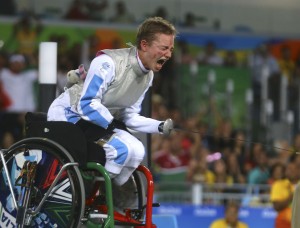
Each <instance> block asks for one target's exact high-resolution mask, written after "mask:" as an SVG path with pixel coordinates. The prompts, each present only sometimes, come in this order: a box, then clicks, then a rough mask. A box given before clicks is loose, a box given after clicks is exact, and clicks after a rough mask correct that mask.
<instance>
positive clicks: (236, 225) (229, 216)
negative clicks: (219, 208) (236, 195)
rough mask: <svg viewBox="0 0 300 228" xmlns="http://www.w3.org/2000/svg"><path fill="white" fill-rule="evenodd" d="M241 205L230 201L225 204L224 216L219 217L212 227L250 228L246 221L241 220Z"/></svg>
mask: <svg viewBox="0 0 300 228" xmlns="http://www.w3.org/2000/svg"><path fill="white" fill-rule="evenodd" d="M239 209H240V207H239V205H238V204H237V203H234V202H229V203H228V204H227V205H226V206H225V215H224V218H222V219H218V220H216V221H214V222H212V224H211V225H210V228H248V225H247V224H246V223H243V222H241V221H239V218H238V216H239Z"/></svg>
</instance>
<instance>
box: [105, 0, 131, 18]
mask: <svg viewBox="0 0 300 228" xmlns="http://www.w3.org/2000/svg"><path fill="white" fill-rule="evenodd" d="M110 21H111V22H116V23H124V24H130V23H134V22H135V18H134V16H133V15H132V14H131V13H129V12H128V10H127V8H126V4H125V2H123V1H117V2H116V3H115V14H114V16H113V17H112V18H111V19H110Z"/></svg>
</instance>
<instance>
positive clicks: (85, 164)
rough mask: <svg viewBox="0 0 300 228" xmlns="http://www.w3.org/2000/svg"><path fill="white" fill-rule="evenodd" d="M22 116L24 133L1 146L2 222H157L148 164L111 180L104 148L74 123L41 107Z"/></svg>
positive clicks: (101, 224) (102, 224) (46, 224)
mask: <svg viewBox="0 0 300 228" xmlns="http://www.w3.org/2000/svg"><path fill="white" fill-rule="evenodd" d="M25 120H26V124H25V138H24V139H22V140H20V141H18V142H16V143H14V144H13V145H12V146H11V147H10V148H8V149H2V150H1V151H0V157H1V162H0V172H1V178H0V213H1V214H0V216H1V219H0V227H68V228H69V227H115V225H122V226H131V227H147V228H150V227H156V226H155V224H153V223H152V207H153V206H159V204H157V203H153V202H152V201H153V192H154V183H153V178H152V174H151V172H150V170H149V169H148V168H146V167H145V166H143V165H140V166H139V167H138V168H137V169H136V171H135V172H134V173H133V175H132V176H131V178H130V179H129V180H128V181H127V183H125V184H124V185H123V186H115V185H114V184H113V183H112V181H111V179H110V177H109V174H108V172H107V171H106V170H105V168H104V166H103V165H104V163H105V153H104V151H103V149H102V148H101V147H100V146H99V145H97V144H96V143H94V142H92V141H88V140H87V139H86V137H85V136H84V134H83V132H82V131H81V130H80V128H79V127H78V126H76V125H74V124H72V123H68V122H63V121H46V115H45V114H43V113H27V114H26V117H25ZM144 183H146V184H144Z"/></svg>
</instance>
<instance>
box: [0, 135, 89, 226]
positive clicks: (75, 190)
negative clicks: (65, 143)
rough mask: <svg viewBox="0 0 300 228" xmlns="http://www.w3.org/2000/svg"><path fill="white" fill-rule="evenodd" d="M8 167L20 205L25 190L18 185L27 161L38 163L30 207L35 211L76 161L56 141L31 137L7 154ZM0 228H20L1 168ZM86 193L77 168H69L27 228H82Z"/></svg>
mask: <svg viewBox="0 0 300 228" xmlns="http://www.w3.org/2000/svg"><path fill="white" fill-rule="evenodd" d="M4 157H5V160H6V166H7V168H8V172H9V175H10V179H11V183H12V185H13V190H14V194H15V198H16V200H17V202H18V201H19V200H20V199H22V197H23V196H22V187H21V186H19V185H18V184H16V180H17V179H18V178H19V179H20V174H21V170H22V167H23V165H24V163H25V162H26V161H29V162H36V164H37V166H36V167H37V168H36V174H35V177H34V182H33V188H32V189H33V190H32V191H31V200H30V202H29V206H28V207H29V208H31V209H32V210H34V209H35V208H36V207H37V206H38V205H39V203H40V202H41V199H42V198H43V196H44V195H45V194H46V193H47V191H48V190H49V187H50V185H51V183H52V182H53V181H54V179H55V177H56V175H57V174H58V172H59V170H60V169H61V167H62V166H63V165H64V164H66V163H69V162H74V160H73V159H72V157H71V156H70V154H69V153H68V152H67V151H66V150H65V149H64V148H63V147H61V146H60V145H59V144H57V143H55V142H54V141H51V140H48V139H42V138H28V139H24V140H21V141H19V142H17V143H15V144H14V145H13V146H12V147H10V148H9V149H8V150H7V151H6V152H5V156H4ZM0 173H1V174H0V175H1V178H0V208H1V213H2V214H1V218H5V219H4V220H3V219H2V220H1V221H0V227H3V225H4V226H5V227H6V226H7V227H17V224H16V216H17V210H16V208H15V207H14V204H13V201H12V195H11V192H10V190H9V187H8V182H7V178H6V175H5V172H4V167H3V165H2V164H1V166H0ZM84 196H85V193H84V185H83V180H82V177H81V174H80V171H79V169H78V167H77V166H69V168H68V169H67V170H66V171H64V172H63V174H62V176H61V177H60V179H59V181H58V182H57V183H56V185H55V187H54V188H53V189H52V191H51V194H50V195H49V196H48V197H47V199H46V201H45V202H44V204H43V205H42V207H41V210H40V211H39V212H38V213H37V214H36V215H34V216H33V218H32V219H31V220H30V222H28V224H27V225H26V227H68V228H69V227H79V226H80V222H81V218H82V215H83V212H84V205H85V198H84Z"/></svg>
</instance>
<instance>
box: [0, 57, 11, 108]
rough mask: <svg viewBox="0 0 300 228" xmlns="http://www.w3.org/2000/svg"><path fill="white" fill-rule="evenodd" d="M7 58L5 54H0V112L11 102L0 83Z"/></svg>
mask: <svg viewBox="0 0 300 228" xmlns="http://www.w3.org/2000/svg"><path fill="white" fill-rule="evenodd" d="M7 57H8V56H7V54H6V53H5V52H0V111H3V110H5V109H6V108H7V107H8V106H9V105H10V104H11V100H10V98H9V96H8V95H7V94H6V92H5V91H4V89H3V83H2V81H1V77H2V71H3V69H7Z"/></svg>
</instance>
